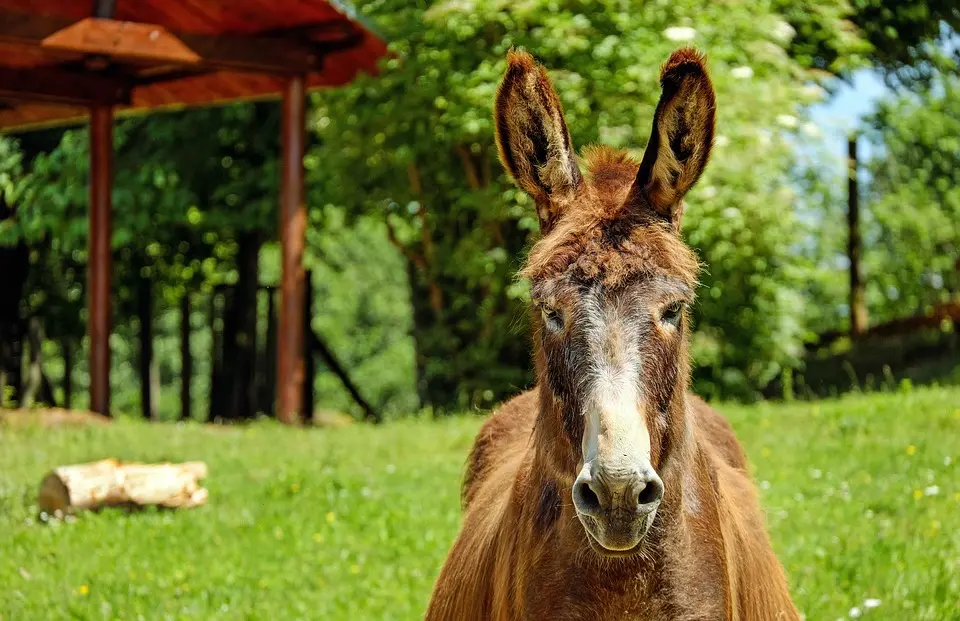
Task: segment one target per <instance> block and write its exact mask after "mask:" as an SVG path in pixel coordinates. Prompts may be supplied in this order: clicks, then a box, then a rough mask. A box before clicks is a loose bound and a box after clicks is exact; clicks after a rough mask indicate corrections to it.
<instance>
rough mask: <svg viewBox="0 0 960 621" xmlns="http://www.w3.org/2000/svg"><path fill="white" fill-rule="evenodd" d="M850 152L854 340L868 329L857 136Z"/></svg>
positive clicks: (849, 244) (849, 242)
mask: <svg viewBox="0 0 960 621" xmlns="http://www.w3.org/2000/svg"><path fill="white" fill-rule="evenodd" d="M847 148H848V151H849V160H848V171H847V173H848V181H847V228H848V231H849V237H848V239H847V258H848V260H849V262H850V336H852V337H853V338H855V339H858V338H860V337H861V336H863V334H864V332H866V331H867V327H868V325H867V324H868V323H869V318H868V315H867V296H866V282H864V279H863V269H862V265H861V254H862V241H861V236H860V201H859V192H858V189H857V138H856V137H855V136H854V137H851V138H850V140H849V142H848V143H847Z"/></svg>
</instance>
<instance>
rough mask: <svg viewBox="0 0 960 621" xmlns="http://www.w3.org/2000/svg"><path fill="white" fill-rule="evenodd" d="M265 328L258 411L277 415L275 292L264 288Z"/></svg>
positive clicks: (269, 288)
mask: <svg viewBox="0 0 960 621" xmlns="http://www.w3.org/2000/svg"><path fill="white" fill-rule="evenodd" d="M266 294H267V330H266V337H265V338H264V344H263V348H262V350H261V355H260V365H259V367H258V368H259V369H260V373H259V375H260V397H259V399H260V408H259V409H260V411H261V412H266V413H267V414H270V415H271V416H276V415H277V412H276V410H277V304H276V302H277V293H276V290H275V289H274V288H273V287H267V288H266Z"/></svg>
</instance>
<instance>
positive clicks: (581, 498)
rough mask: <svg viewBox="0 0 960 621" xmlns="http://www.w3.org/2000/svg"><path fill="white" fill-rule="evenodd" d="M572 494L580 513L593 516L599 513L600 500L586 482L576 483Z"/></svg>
mask: <svg viewBox="0 0 960 621" xmlns="http://www.w3.org/2000/svg"><path fill="white" fill-rule="evenodd" d="M574 493H575V495H576V500H577V502H576V503H575V504H576V505H577V508H578V509H579V510H580V512H581V513H586V514H588V515H595V514H597V513H599V512H600V499H599V498H598V497H597V494H596V492H594V491H593V490H592V489H591V488H590V485H589V484H588V483H587V482H586V481H584V482H582V483H577V486H576V488H575V490H574Z"/></svg>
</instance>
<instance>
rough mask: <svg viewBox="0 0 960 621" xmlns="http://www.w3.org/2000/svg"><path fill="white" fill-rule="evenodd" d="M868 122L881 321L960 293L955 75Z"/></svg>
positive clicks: (874, 278) (875, 287)
mask: <svg viewBox="0 0 960 621" xmlns="http://www.w3.org/2000/svg"><path fill="white" fill-rule="evenodd" d="M870 129H871V131H870V134H869V135H870V138H871V139H872V141H873V143H874V144H875V145H876V146H877V154H876V156H875V157H874V158H873V159H872V161H871V162H870V164H869V172H870V176H871V184H870V186H869V187H870V192H869V209H870V214H871V216H872V217H873V219H874V223H873V228H872V230H871V233H872V237H873V239H871V240H870V242H871V244H870V246H869V249H870V250H869V251H868V252H867V254H866V261H865V263H866V270H867V274H868V278H869V285H870V288H869V294H870V297H869V298H868V303H869V304H870V310H871V312H872V314H873V315H874V317H876V319H878V320H883V319H891V318H894V317H900V316H904V315H911V314H915V313H920V312H925V310H926V309H927V308H928V307H929V306H930V305H932V304H935V303H937V302H944V301H947V300H949V299H950V298H951V297H954V296H958V295H960V264H958V263H957V261H958V259H960V76H947V75H944V76H943V77H942V80H941V81H940V82H938V83H937V84H936V85H935V86H934V87H933V88H931V89H929V90H924V91H921V92H919V93H916V94H908V95H901V96H899V97H896V98H893V99H891V100H889V101H886V102H884V103H883V104H882V105H881V106H880V107H879V109H878V110H877V112H876V113H875V114H874V116H873V117H872V119H870Z"/></svg>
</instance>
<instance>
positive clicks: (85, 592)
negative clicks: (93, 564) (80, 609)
mask: <svg viewBox="0 0 960 621" xmlns="http://www.w3.org/2000/svg"><path fill="white" fill-rule="evenodd" d="M77 593H79V594H80V595H89V594H90V587H88V586H87V585H85V584H81V585H80V587H79V588H78V589H77Z"/></svg>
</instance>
